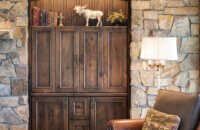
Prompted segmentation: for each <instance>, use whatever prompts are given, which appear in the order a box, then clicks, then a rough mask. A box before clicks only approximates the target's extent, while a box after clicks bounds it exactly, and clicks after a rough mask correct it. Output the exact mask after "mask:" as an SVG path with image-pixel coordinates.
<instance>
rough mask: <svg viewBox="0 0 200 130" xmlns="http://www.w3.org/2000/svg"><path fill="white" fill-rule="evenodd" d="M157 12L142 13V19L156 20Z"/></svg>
mask: <svg viewBox="0 0 200 130" xmlns="http://www.w3.org/2000/svg"><path fill="white" fill-rule="evenodd" d="M157 18H158V12H157V11H144V19H157Z"/></svg>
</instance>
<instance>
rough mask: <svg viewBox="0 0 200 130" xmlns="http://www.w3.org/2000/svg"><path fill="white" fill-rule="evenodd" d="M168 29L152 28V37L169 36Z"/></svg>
mask: <svg viewBox="0 0 200 130" xmlns="http://www.w3.org/2000/svg"><path fill="white" fill-rule="evenodd" d="M169 33H170V31H169V30H153V36H154V37H167V36H169Z"/></svg>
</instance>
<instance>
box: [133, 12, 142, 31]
mask: <svg viewBox="0 0 200 130" xmlns="http://www.w3.org/2000/svg"><path fill="white" fill-rule="evenodd" d="M142 15H143V14H142V11H138V10H135V11H132V13H131V28H132V29H134V28H137V29H142V28H143V21H142V19H143V18H142Z"/></svg>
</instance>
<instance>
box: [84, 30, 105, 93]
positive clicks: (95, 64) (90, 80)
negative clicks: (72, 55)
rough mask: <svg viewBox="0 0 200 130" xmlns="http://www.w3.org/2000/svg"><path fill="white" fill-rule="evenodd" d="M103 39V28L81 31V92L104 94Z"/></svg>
mask: <svg viewBox="0 0 200 130" xmlns="http://www.w3.org/2000/svg"><path fill="white" fill-rule="evenodd" d="M102 38H103V37H102V28H101V27H99V28H98V27H81V29H80V92H102V86H103V67H102V64H103V41H102Z"/></svg>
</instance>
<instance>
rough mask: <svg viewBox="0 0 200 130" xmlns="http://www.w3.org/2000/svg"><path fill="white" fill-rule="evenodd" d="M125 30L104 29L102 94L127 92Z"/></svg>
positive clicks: (120, 28)
mask: <svg viewBox="0 0 200 130" xmlns="http://www.w3.org/2000/svg"><path fill="white" fill-rule="evenodd" d="M126 34H127V28H126V27H109V28H105V29H104V92H127V35H126Z"/></svg>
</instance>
